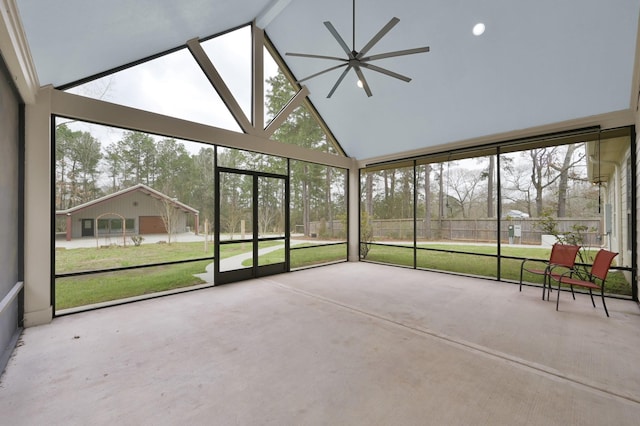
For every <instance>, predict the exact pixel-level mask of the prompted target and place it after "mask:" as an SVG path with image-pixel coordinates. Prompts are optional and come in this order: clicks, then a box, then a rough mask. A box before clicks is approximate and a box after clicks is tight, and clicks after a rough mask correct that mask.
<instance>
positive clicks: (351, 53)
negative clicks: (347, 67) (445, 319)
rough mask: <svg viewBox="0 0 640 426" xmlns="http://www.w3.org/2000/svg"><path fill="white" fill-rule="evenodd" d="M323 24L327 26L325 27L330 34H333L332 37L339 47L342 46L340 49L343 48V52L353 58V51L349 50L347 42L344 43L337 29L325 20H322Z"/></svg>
mask: <svg viewBox="0 0 640 426" xmlns="http://www.w3.org/2000/svg"><path fill="white" fill-rule="evenodd" d="M324 26H325V27H327V29H328V30H329V32H330V33H331V35H333V37H334V38H335V39H336V40H337V41H338V44H339V45H340V47H342V50H344V52H345V53H346V54H347V56H348V57H349V58H351V59H353V58H354V56H353V52H352V51H351V50H349V46H347V43H345V42H344V40H343V39H342V37H340V34H338V31H337V30H336V29H335V27H334V26H333V25H332V24H331V22H329V21H325V22H324Z"/></svg>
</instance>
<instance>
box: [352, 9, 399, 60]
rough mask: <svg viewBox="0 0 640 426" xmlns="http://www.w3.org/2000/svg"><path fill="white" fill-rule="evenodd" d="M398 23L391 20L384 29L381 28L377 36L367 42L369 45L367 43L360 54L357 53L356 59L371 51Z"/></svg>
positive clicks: (395, 20)
mask: <svg viewBox="0 0 640 426" xmlns="http://www.w3.org/2000/svg"><path fill="white" fill-rule="evenodd" d="M398 22H400V20H399V19H398V18H395V17H394V18H391V20H390V21H389V22H388V23H387V25H385V26H384V27H382V29H381V30H380V31H378V34H376V35H374V36H373V38H372V39H371V40H369V43H367V44H366V45H365V46H364V47H363V48H362V50H360V52H359V53H358V56H357V58H358V59H360V58H362V57H363V56H364V55H366V54H367V52H368V51H369V50H371V48H372V47H373V46H375V44H376V43H377V42H379V41H380V39H381V38H382V37H384V36H385V34H387V33H388V32H389V31H391V28H393V27H395V26H396V24H397V23H398Z"/></svg>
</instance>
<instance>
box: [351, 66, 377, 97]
mask: <svg viewBox="0 0 640 426" xmlns="http://www.w3.org/2000/svg"><path fill="white" fill-rule="evenodd" d="M353 68H354V69H355V70H356V74H358V79H360V81H361V82H362V88H363V89H364V91H365V93H366V94H367V96H368V97H371V96H372V95H373V93H371V88H370V87H369V83H367V79H366V78H364V74H363V73H362V70H361V69H360V67H353Z"/></svg>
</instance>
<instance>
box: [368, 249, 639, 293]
mask: <svg viewBox="0 0 640 426" xmlns="http://www.w3.org/2000/svg"><path fill="white" fill-rule="evenodd" d="M418 246H419V247H422V248H429V249H434V250H447V251H463V250H464V251H465V252H467V253H448V252H440V251H433V250H418V252H417V267H418V268H424V269H434V270H440V271H447V272H456V273H463V274H469V275H476V276H481V277H489V278H497V260H496V258H494V257H487V256H481V255H480V254H491V255H495V254H496V247H494V246H474V245H468V246H457V247H456V246H452V245H449V244H419V245H418ZM468 253H471V254H468ZM595 253H596V250H591V251H589V252H587V253H585V254H586V256H587V257H588V258H587V259H586V260H585V262H584V263H590V262H591V261H592V260H593V256H594V255H595ZM501 254H502V256H510V257H518V258H522V259H525V258H526V259H539V260H546V259H548V258H549V255H550V254H551V249H550V248H532V247H510V246H507V247H502V248H501ZM366 260H370V261H374V262H382V263H391V264H394V265H401V266H409V267H413V250H412V249H411V248H410V247H409V248H407V247H400V246H398V247H394V246H379V245H372V246H371V249H370V251H369V254H368V255H367V258H366ZM578 262H580V260H578ZM580 263H582V262H580ZM521 264H522V260H521V259H519V260H518V259H505V258H502V259H501V262H500V278H501V279H502V280H512V281H520V265H521ZM614 264H615V261H614ZM523 282H527V283H534V284H539V285H542V277H541V276H539V275H535V274H530V273H527V272H525V273H524V275H523ZM605 292H607V293H611V294H619V295H625V296H630V295H631V284H630V283H629V282H628V281H627V279H626V278H625V276H624V274H623V273H622V272H621V271H611V272H610V273H609V275H608V277H607V282H606V285H605Z"/></svg>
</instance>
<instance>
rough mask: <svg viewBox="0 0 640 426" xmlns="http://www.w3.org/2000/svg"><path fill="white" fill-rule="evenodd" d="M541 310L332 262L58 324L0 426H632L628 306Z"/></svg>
mask: <svg viewBox="0 0 640 426" xmlns="http://www.w3.org/2000/svg"><path fill="white" fill-rule="evenodd" d="M540 296H541V289H539V288H534V287H526V288H524V289H523V291H522V293H520V292H518V287H517V286H515V285H509V284H505V283H497V282H492V281H487V280H478V279H473V278H467V277H457V276H452V275H446V274H439V273H430V272H424V271H415V270H410V269H402V268H394V267H389V266H382V265H375V264H367V263H342V264H337V265H332V266H327V267H322V268H315V269H308V270H304V271H298V272H294V273H290V274H283V275H277V276H272V277H268V278H263V279H257V280H251V281H246V282H241V283H236V284H230V285H225V286H220V287H212V288H209V289H205V290H200V291H195V292H190V293H183V294H178V295H173V296H168V297H164V298H159V299H153V300H146V301H142V302H138V303H133V304H128V305H121V306H115V307H111V308H107V309H101V310H96V311H90V312H85V313H80V314H75V315H69V316H65V317H60V318H56V319H54V321H53V322H52V323H51V324H49V325H45V326H40V327H34V328H30V329H27V330H25V332H24V333H23V335H22V337H21V340H20V343H19V347H18V348H17V349H16V351H15V353H14V355H13V357H12V359H11V360H10V362H9V364H8V366H7V369H6V371H5V372H4V374H3V375H2V376H1V377H0V413H1V416H0V424H7V425H40V424H56V425H57V424H61V425H62V424H64V425H74V424H83V425H84V424H92V425H102V424H119V425H121V424H124V425H141V424H142V425H147V424H148V425H164V424H166V425H174V424H176V425H177V424H180V425H183V424H215V425H228V424H229V425H234V424H240V425H254V424H259V425H263V424H274V425H299V424H305V425H316V424H331V425H334V424H346V425H470V424H473V425H604V424H611V425H614V424H615V425H636V424H638V419H639V418H640V362H639V361H638V359H639V358H638V354H639V353H640V310H639V308H638V305H637V304H636V303H635V302H631V301H624V300H613V299H612V300H608V301H607V302H608V303H607V305H608V307H609V311H610V314H611V318H607V317H606V316H605V314H604V311H603V309H602V307H601V306H600V303H599V301H598V300H597V299H596V304H597V306H598V307H597V308H596V309H594V308H593V307H592V306H591V302H590V301H589V299H588V296H584V295H578V296H577V300H575V301H573V300H572V299H571V296H570V295H569V294H566V293H563V294H562V296H561V300H560V311H559V312H556V310H555V303H554V302H546V301H542V300H540ZM554 297H555V293H554V294H553V295H552V299H553V298H554Z"/></svg>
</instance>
